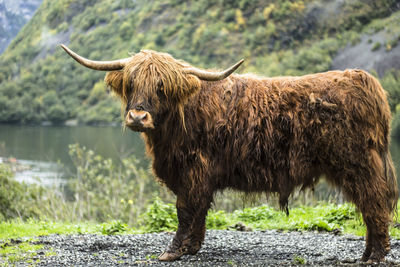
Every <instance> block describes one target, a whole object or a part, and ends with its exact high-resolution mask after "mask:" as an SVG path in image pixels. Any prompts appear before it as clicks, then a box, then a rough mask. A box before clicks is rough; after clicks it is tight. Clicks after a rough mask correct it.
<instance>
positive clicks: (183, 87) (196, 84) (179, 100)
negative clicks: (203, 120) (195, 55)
mask: <svg viewBox="0 0 400 267" xmlns="http://www.w3.org/2000/svg"><path fill="white" fill-rule="evenodd" d="M171 76H172V75H171ZM172 77H173V79H171V78H169V77H168V78H169V79H163V80H162V84H163V90H164V92H165V94H166V95H167V97H170V98H171V99H173V100H174V101H175V103H176V104H184V103H185V102H186V100H187V99H188V98H189V97H190V96H191V95H193V94H194V93H196V92H197V91H198V90H199V89H200V87H201V82H200V80H199V79H198V78H197V77H196V76H194V75H185V74H183V75H181V76H179V75H176V77H174V76H172ZM162 78H164V77H162Z"/></svg>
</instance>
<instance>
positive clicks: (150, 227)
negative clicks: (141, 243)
mask: <svg viewBox="0 0 400 267" xmlns="http://www.w3.org/2000/svg"><path fill="white" fill-rule="evenodd" d="M142 224H143V225H144V228H145V231H147V232H163V231H175V230H176V229H177V227H178V218H177V215H176V208H175V206H174V205H172V204H166V203H164V202H163V201H162V200H161V199H160V198H159V197H155V199H154V200H153V203H152V204H151V205H150V206H149V207H148V208H147V211H146V213H145V214H144V215H143V222H142Z"/></svg>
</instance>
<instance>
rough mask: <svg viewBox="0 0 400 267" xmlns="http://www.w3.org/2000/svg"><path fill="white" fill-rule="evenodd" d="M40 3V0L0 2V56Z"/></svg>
mask: <svg viewBox="0 0 400 267" xmlns="http://www.w3.org/2000/svg"><path fill="white" fill-rule="evenodd" d="M41 3H42V0H0V54H1V53H2V52H3V51H4V50H5V49H6V47H7V46H8V44H9V43H10V42H11V40H12V39H13V38H14V37H15V36H16V35H17V34H18V32H19V30H20V29H21V28H22V26H24V25H25V23H26V22H27V21H29V20H30V19H31V18H32V16H33V13H35V11H36V9H37V8H38V7H39V5H40V4H41Z"/></svg>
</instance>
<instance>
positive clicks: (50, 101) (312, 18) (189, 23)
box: [0, 0, 400, 124]
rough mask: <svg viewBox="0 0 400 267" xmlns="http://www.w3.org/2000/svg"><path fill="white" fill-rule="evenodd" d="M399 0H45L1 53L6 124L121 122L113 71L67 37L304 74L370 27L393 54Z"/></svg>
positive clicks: (213, 63)
mask: <svg viewBox="0 0 400 267" xmlns="http://www.w3.org/2000/svg"><path fill="white" fill-rule="evenodd" d="M396 3H397V1H395V0H382V1H373V0H367V1H361V0H356V1H345V2H343V3H342V5H337V6H335V5H330V4H329V2H328V1H326V0H317V1H311V0H290V1H289V0H284V1H273V0H268V1H261V0H257V1H250V0H241V1H227V0H214V1H205V0H200V1H196V2H193V3H192V2H190V3H189V2H187V1H180V0H169V1H164V2H162V3H161V2H157V1H136V2H135V1H126V0H119V1H110V0H101V1H93V0H90V1H76V0H60V1H51V0H44V1H43V4H42V5H41V7H40V8H39V9H38V11H37V12H36V14H35V16H34V17H33V18H32V20H31V21H30V22H29V23H28V24H27V25H25V27H24V28H23V29H22V30H21V32H20V33H19V35H18V36H17V37H16V38H15V40H14V41H13V42H12V43H11V44H10V46H9V47H8V49H7V50H6V51H5V53H4V54H2V55H1V56H0V122H13V123H29V124H37V123H41V122H43V121H50V122H53V123H63V122H65V121H66V120H69V119H77V120H78V121H79V122H80V123H86V124H110V123H117V122H118V120H119V119H120V108H119V103H118V101H116V100H115V99H112V98H111V97H109V96H108V95H107V90H106V88H105V86H104V84H103V82H102V80H103V77H104V73H103V72H96V71H91V70H88V69H85V68H83V67H81V66H79V65H77V63H76V62H74V61H73V60H72V59H70V58H69V57H68V56H67V55H66V54H65V53H64V52H63V51H61V49H60V48H59V47H57V45H58V44H59V43H67V44H68V45H69V46H70V47H71V48H72V49H74V50H76V51H77V52H79V53H80V54H82V55H83V56H86V57H89V58H92V59H96V60H106V59H107V60H108V59H115V58H121V57H126V56H127V55H128V52H137V51H139V50H140V49H154V50H160V51H166V52H169V53H171V54H172V55H174V56H175V57H176V58H180V59H184V60H186V61H188V62H190V63H192V64H194V65H196V66H199V67H219V68H224V67H226V66H229V65H230V64H232V63H233V62H235V61H236V60H237V59H239V58H245V59H246V61H245V63H244V67H242V70H241V71H242V72H245V71H250V72H255V73H259V74H263V75H269V76H273V75H300V74H305V73H309V72H318V71H326V70H328V69H329V68H330V66H331V62H332V58H333V57H334V56H335V54H336V53H337V51H338V49H339V48H340V47H343V46H345V45H346V44H347V43H351V44H356V43H357V42H359V41H360V35H361V34H364V33H365V34H372V33H375V32H378V31H380V30H382V29H385V30H386V31H387V32H388V36H391V37H388V39H387V40H386V43H385V49H386V50H387V51H390V49H392V48H393V47H395V46H396V44H397V42H398V40H399V36H400V34H399V29H398V28H399V27H398V25H399V16H398V15H399V12H395V11H394V10H396V9H395V8H394V7H395V6H396ZM335 9H337V10H336V11H337V12H336V11H335ZM330 12H331V13H330ZM332 12H333V13H334V14H335V16H332V15H330V14H333V13H332ZM398 85H399V83H396V88H397V89H396V92H397V91H398V90H399V89H398V88H400V86H398ZM396 101H397V100H396ZM392 102H393V101H392ZM397 103H400V102H393V104H394V105H396V104H397Z"/></svg>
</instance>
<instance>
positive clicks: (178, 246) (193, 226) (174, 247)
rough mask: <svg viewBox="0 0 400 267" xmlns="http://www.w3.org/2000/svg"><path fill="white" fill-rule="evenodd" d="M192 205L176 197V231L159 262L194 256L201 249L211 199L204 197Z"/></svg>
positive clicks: (188, 201)
mask: <svg viewBox="0 0 400 267" xmlns="http://www.w3.org/2000/svg"><path fill="white" fill-rule="evenodd" d="M201 199H202V201H200V202H197V201H196V203H193V201H190V200H188V199H185V198H183V197H180V196H178V199H177V202H176V208H177V213H178V221H179V225H178V230H177V232H176V234H175V236H174V238H173V240H172V243H171V245H169V246H168V248H167V249H166V250H165V251H164V252H163V253H162V254H161V255H160V256H159V257H158V259H159V260H161V261H173V260H177V259H179V258H180V257H181V256H183V255H186V254H192V255H193V254H196V253H197V251H199V249H200V248H201V244H202V242H203V241H204V236H205V230H206V228H205V220H206V215H207V211H208V209H209V208H210V205H211V201H212V198H211V197H204V198H201Z"/></svg>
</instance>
